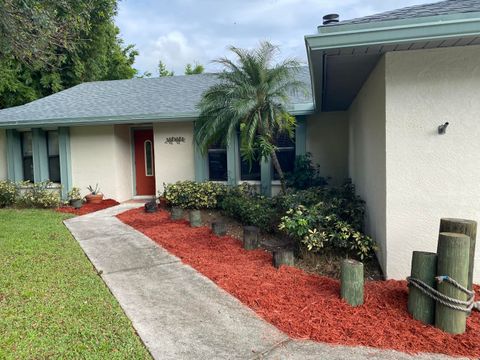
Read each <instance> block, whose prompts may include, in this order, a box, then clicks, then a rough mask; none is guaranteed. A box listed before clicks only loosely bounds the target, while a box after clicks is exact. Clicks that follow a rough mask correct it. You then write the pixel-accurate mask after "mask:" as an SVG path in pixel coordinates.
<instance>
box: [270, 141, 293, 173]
mask: <svg viewBox="0 0 480 360" xmlns="http://www.w3.org/2000/svg"><path fill="white" fill-rule="evenodd" d="M275 145H276V146H277V148H278V150H277V157H278V162H279V163H280V167H281V168H282V171H283V173H284V174H287V173H291V172H293V169H294V166H295V142H294V140H292V139H290V137H289V136H288V135H286V134H282V135H280V136H278V138H277V141H276V144H275ZM273 178H274V179H275V180H279V179H280V176H278V173H277V171H276V170H275V168H274V173H273Z"/></svg>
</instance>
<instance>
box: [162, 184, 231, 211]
mask: <svg viewBox="0 0 480 360" xmlns="http://www.w3.org/2000/svg"><path fill="white" fill-rule="evenodd" d="M164 189H165V190H164V193H163V196H164V197H165V199H166V200H167V201H168V202H169V203H170V204H171V205H173V206H179V207H182V208H184V209H214V208H217V206H218V202H219V200H220V199H221V198H222V197H223V195H224V194H225V193H226V186H225V185H223V184H219V183H215V182H211V181H207V182H203V183H197V182H195V181H178V182H176V183H174V184H167V185H165V184H164Z"/></svg>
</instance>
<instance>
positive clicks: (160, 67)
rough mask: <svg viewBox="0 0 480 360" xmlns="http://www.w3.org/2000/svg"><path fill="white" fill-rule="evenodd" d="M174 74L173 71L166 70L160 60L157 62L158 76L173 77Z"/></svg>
mask: <svg viewBox="0 0 480 360" xmlns="http://www.w3.org/2000/svg"><path fill="white" fill-rule="evenodd" d="M173 75H175V73H174V72H173V71H169V70H167V66H166V65H165V64H164V63H163V61H162V60H160V61H159V62H158V76H160V77H163V76H173Z"/></svg>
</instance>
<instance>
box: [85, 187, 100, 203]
mask: <svg viewBox="0 0 480 360" xmlns="http://www.w3.org/2000/svg"><path fill="white" fill-rule="evenodd" d="M87 190H88V191H90V193H89V194H88V195H87V196H85V199H86V200H87V203H90V204H100V203H101V202H102V200H103V194H102V193H101V192H100V188H99V187H98V184H96V185H95V187H93V186H92V185H89V186H88V187H87Z"/></svg>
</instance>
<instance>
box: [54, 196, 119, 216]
mask: <svg viewBox="0 0 480 360" xmlns="http://www.w3.org/2000/svg"><path fill="white" fill-rule="evenodd" d="M118 204H120V203H119V202H118V201H115V200H113V199H105V200H102V202H101V203H100V204H90V203H85V204H83V206H82V207H81V208H80V209H78V210H77V209H75V208H73V207H71V206H62V207H59V208H58V209H57V211H59V212H62V213H67V214H75V215H85V214H90V213H92V212H95V211H98V210H103V209H107V208H109V207H112V206H115V205H118Z"/></svg>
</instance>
